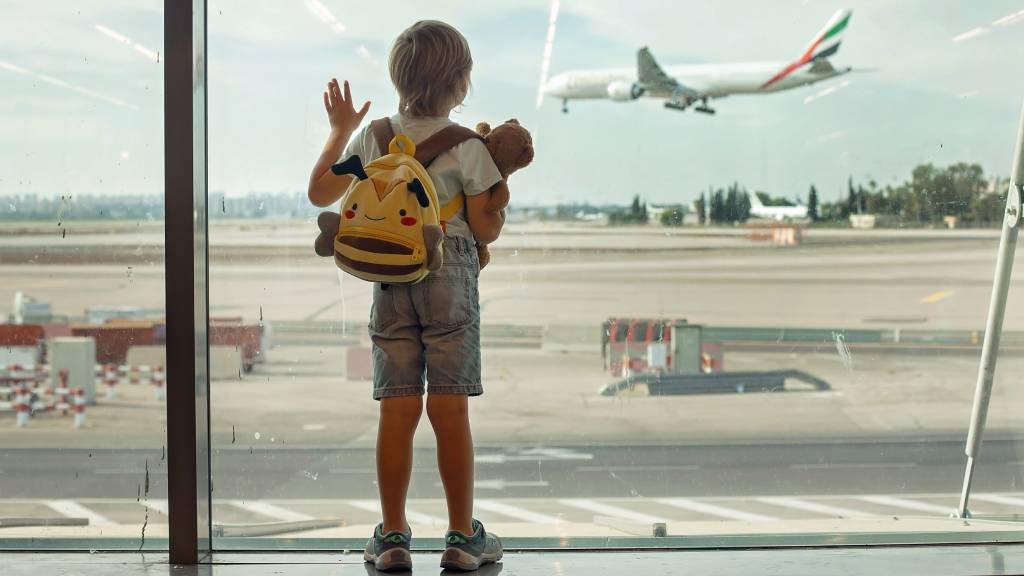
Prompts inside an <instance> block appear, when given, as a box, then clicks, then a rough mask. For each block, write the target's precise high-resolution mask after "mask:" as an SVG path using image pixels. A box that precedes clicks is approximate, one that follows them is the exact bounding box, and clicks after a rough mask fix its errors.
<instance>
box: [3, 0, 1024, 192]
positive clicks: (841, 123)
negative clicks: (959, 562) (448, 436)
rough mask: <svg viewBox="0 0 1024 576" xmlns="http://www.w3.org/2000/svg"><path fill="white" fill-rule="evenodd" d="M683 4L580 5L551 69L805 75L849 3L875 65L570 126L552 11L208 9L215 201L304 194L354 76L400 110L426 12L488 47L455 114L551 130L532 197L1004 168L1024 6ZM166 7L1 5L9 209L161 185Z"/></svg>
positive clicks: (940, 0) (855, 58)
mask: <svg viewBox="0 0 1024 576" xmlns="http://www.w3.org/2000/svg"><path fill="white" fill-rule="evenodd" d="M667 4H668V3H665V2H661V1H657V0H632V1H630V2H623V1H613V0H563V1H562V2H561V10H560V12H559V18H558V27H557V34H556V39H555V43H554V48H553V57H552V60H551V71H552V73H557V72H561V71H564V70H569V69H577V68H588V67H609V66H631V65H633V63H634V62H635V52H636V49H637V48H638V47H640V46H643V45H649V46H650V47H651V49H652V50H653V52H654V54H655V55H656V57H657V58H658V59H659V60H660V61H661V63H662V64H674V63H697V62H733V61H751V60H779V61H788V60H792V59H794V58H796V57H797V56H798V55H799V53H800V52H801V51H802V50H803V48H804V47H805V46H806V44H807V43H808V41H809V40H810V39H811V37H812V36H813V35H814V34H815V33H816V32H817V31H818V30H819V29H820V28H821V26H822V25H823V24H824V23H825V21H826V20H827V19H828V18H829V17H830V16H831V15H832V13H833V12H835V10H836V9H838V8H840V7H848V8H852V9H853V18H852V20H851V23H850V27H849V28H848V29H847V32H846V33H845V38H844V41H843V44H842V48H841V50H840V51H839V54H838V55H837V56H835V57H834V58H833V62H834V63H835V64H837V65H852V66H854V67H861V68H866V69H870V71H866V72H865V73H862V74H854V75H852V76H848V77H846V78H847V79H849V80H850V83H849V84H848V85H846V86H844V87H842V88H841V89H839V90H835V91H834V92H832V93H829V94H826V95H823V96H821V97H815V95H816V94H818V93H819V92H820V90H822V89H823V88H826V87H827V86H825V85H818V86H815V87H809V88H802V89H797V90H793V91H789V92H782V93H778V94H773V95H767V96H741V97H733V98H727V99H724V100H721V101H718V102H716V103H715V107H716V108H717V110H718V114H717V115H716V116H714V117H709V116H705V115H699V114H693V113H692V111H691V112H686V113H678V112H673V111H669V110H665V109H663V108H662V107H661V104H660V103H659V102H656V101H649V100H642V101H638V102H632V103H613V102H579V103H575V104H574V105H572V106H571V111H570V113H569V114H568V115H563V114H562V113H561V112H560V110H559V104H558V103H557V102H555V101H548V102H546V103H545V105H544V106H543V107H542V108H541V109H539V110H538V109H537V108H536V106H535V99H536V95H537V88H538V81H539V76H540V69H541V60H542V57H541V56H542V53H543V48H544V38H545V35H546V33H547V24H548V14H549V10H550V2H549V0H536V1H532V0H522V1H516V2H512V1H506V2H500V3H499V2H487V3H483V2H470V1H454V0H450V1H428V2H423V1H419V2H413V1H405V0H399V1H395V0H392V1H389V2H379V3H373V4H355V3H350V2H342V1H341V0H274V1H270V0H268V1H265V2H263V1H260V2H256V1H251V0H250V1H242V0H210V4H209V27H210V30H209V34H210V46H209V57H210V63H209V105H210V126H209V137H210V189H211V190H214V191H224V192H225V193H227V194H229V195H232V196H244V195H246V194H249V193H252V192H284V191H296V190H303V189H304V187H305V183H306V179H307V177H308V171H309V169H310V167H311V165H312V163H313V161H314V160H315V158H316V156H317V154H318V152H319V150H320V147H321V146H322V143H323V139H324V137H325V136H326V134H327V121H326V117H325V115H324V111H323V106H322V101H321V92H322V90H323V85H324V84H325V82H326V81H327V80H328V79H329V78H330V77H331V76H336V77H337V78H339V80H340V79H344V78H348V79H349V80H350V81H351V83H352V85H353V90H354V93H355V96H356V98H358V99H368V100H371V101H372V102H373V104H372V108H371V111H370V116H371V117H377V116H382V115H385V114H390V113H392V112H393V111H394V109H395V106H396V102H397V98H396V97H395V95H394V93H393V90H392V88H391V86H390V84H389V82H388V77H387V71H386V67H385V61H386V57H387V51H388V49H389V46H390V43H391V41H392V40H393V39H394V37H395V36H396V35H397V34H398V32H400V31H401V29H402V28H404V27H405V26H407V25H408V24H410V23H411V22H413V21H415V20H417V19H421V18H439V19H443V20H446V21H448V22H450V23H452V24H454V25H455V26H457V27H458V28H459V29H460V30H462V31H463V33H464V34H465V35H466V36H467V38H468V39H469V42H470V45H471V47H472V49H473V53H474V58H475V61H476V66H475V70H474V76H473V81H474V89H473V92H472V94H471V96H470V98H469V100H468V101H467V103H466V105H465V106H464V107H463V109H462V110H461V111H460V112H458V113H456V114H454V115H453V118H454V119H456V120H457V121H460V122H462V123H464V124H468V125H473V124H475V123H476V122H477V121H478V120H482V119H486V120H489V121H492V122H499V121H501V120H504V119H505V118H508V117H512V116H515V117H517V118H519V119H520V121H521V122H523V123H524V124H525V125H526V126H527V127H528V128H530V129H531V130H532V131H533V133H534V135H535V138H536V145H537V158H536V161H535V162H534V165H533V166H532V167H531V168H530V169H528V170H527V171H525V172H523V173H522V175H517V176H516V177H515V178H514V179H513V182H512V184H513V194H514V195H515V196H514V201H521V202H523V203H530V204H535V203H544V204H550V203H555V202H566V201H585V200H589V201H591V202H597V203H603V202H618V203H625V202H627V201H628V200H629V199H630V198H631V197H632V196H633V194H637V193H638V194H640V195H642V196H644V197H645V198H646V199H648V200H649V201H652V202H661V201H685V202H688V201H690V200H692V199H693V198H694V197H695V196H696V195H697V194H699V192H700V190H701V189H703V188H706V187H707V186H708V185H725V184H727V183H729V182H732V181H739V182H741V183H743V184H745V185H747V186H749V187H753V188H757V189H760V190H765V191H767V192H769V193H772V194H776V195H785V196H789V197H793V196H796V195H806V191H807V188H808V186H809V185H810V184H812V183H813V184H816V185H817V187H818V189H819V190H820V191H822V194H823V196H824V197H825V198H826V199H828V198H834V197H836V196H838V195H839V194H840V193H841V191H842V190H843V188H844V187H845V182H846V178H847V176H849V175H853V176H854V177H855V178H869V177H870V178H874V179H875V180H877V181H878V182H880V183H886V182H892V181H896V180H901V179H904V178H906V177H907V175H908V174H909V172H910V170H911V168H912V167H913V166H914V165H916V164H918V163H922V162H933V163H936V164H948V163H952V162H956V161H969V162H979V163H981V164H982V165H983V166H984V168H985V170H986V172H987V173H991V174H999V175H1005V174H1006V172H1007V170H1008V167H1009V164H1010V154H1011V152H1012V146H1013V139H1014V137H1015V134H1016V123H1017V120H1018V117H1019V112H1020V107H1021V101H1022V98H1024V77H1022V75H1020V74H1019V73H1014V71H1015V70H1018V71H1019V68H1020V62H1021V61H1022V59H1024V58H1022V57H1024V12H1022V11H1024V0H1012V1H1004V0H985V1H978V2H969V1H967V0H962V1H954V0H895V1H894V0H848V1H846V2H836V1H833V0H771V1H764V0H725V1H717V2H706V1H702V2H695V1H694V2H678V3H672V4H671V5H670V7H666V5H667ZM161 5H162V3H161V2H159V1H154V0H116V1H112V0H106V1H99V0H76V1H75V2H71V1H64V2H58V1H53V2H34V1H29V0H13V1H12V0H3V1H2V2H0V10H2V13H3V14H4V17H3V20H0V195H12V194H25V193H35V194H41V195H60V194H89V193H91V194H133V193H150V194H155V193H159V192H161V190H162V182H163V166H162V122H163V119H162V108H161V106H162V90H163V84H162V72H163V70H162V64H161V63H160V61H159V60H160V58H159V52H161V51H162V45H163V38H162V25H163V23H162V18H161ZM1017 13H1020V15H1019V16H1018V17H1016V18H1015V17H1012V16H1011V15H1014V14H1017ZM833 84H835V85H838V84H839V82H837V81H833ZM168 169H173V167H168Z"/></svg>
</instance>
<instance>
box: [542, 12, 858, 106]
mask: <svg viewBox="0 0 1024 576" xmlns="http://www.w3.org/2000/svg"><path fill="white" fill-rule="evenodd" d="M851 14H852V12H851V11H850V10H846V9H842V10H839V11H838V12H836V13H835V15H833V16H832V18H831V19H830V20H829V21H828V24H826V25H825V28H824V29H823V30H822V31H821V32H819V33H818V34H817V35H816V36H815V37H814V39H813V40H812V41H811V43H810V45H809V46H808V47H807V49H806V50H804V52H803V53H802V54H801V55H800V57H799V58H797V59H796V60H794V61H792V62H744V63H733V64H695V65H681V66H666V67H665V68H662V67H661V66H659V65H658V63H657V62H656V61H655V60H654V56H653V55H652V54H651V51H650V50H648V49H647V47H643V48H641V49H640V50H639V52H638V53H637V67H636V69H635V70H630V69H628V68H619V69H606V70H577V71H572V72H563V73H561V74H558V75H556V76H554V77H552V78H551V79H550V80H549V81H548V82H547V83H546V84H545V85H544V92H545V93H546V94H547V95H549V96H553V97H555V98H558V99H561V100H562V111H563V112H568V111H569V108H568V104H569V100H596V99H601V100H612V101H615V102H629V101H632V100H637V99H639V98H642V97H645V98H658V99H663V100H665V107H666V108H669V109H672V110H686V109H687V108H689V107H690V106H691V105H695V104H696V105H695V106H694V110H696V111H698V112H704V113H706V114H714V113H715V111H714V110H713V109H712V108H711V107H709V106H708V100H710V99H713V98H724V97H726V96H729V95H732V94H764V93H771V92H779V91H782V90H789V89H790V88H796V87H799V86H806V85H809V84H814V83H816V82H821V81H822V80H827V79H829V78H835V77H837V76H842V75H843V74H847V73H849V72H850V71H852V68H851V67H849V66H847V67H840V68H837V67H835V66H833V65H832V63H831V62H829V60H828V59H829V57H831V56H833V55H835V53H836V52H838V51H839V43H840V40H841V36H842V32H843V30H845V29H846V26H847V25H848V24H849V22H850V15H851Z"/></svg>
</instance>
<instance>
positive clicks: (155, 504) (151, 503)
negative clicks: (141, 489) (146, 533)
mask: <svg viewBox="0 0 1024 576" xmlns="http://www.w3.org/2000/svg"><path fill="white" fill-rule="evenodd" d="M140 504H142V505H143V506H145V507H146V508H149V509H150V510H153V511H154V512H159V513H161V514H163V515H164V516H170V512H168V511H167V510H168V509H167V500H162V499H156V500H143V501H142V502H140Z"/></svg>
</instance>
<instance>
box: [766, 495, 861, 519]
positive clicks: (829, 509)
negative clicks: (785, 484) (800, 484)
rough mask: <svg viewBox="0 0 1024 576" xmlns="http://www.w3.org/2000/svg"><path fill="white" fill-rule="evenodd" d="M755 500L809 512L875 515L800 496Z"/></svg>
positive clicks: (845, 516) (844, 516)
mask: <svg viewBox="0 0 1024 576" xmlns="http://www.w3.org/2000/svg"><path fill="white" fill-rule="evenodd" d="M755 500H757V501H758V502H764V503H766V504H774V505H775V506H783V507H785V508H794V509H796V510H805V511H807V512H815V513H817V514H824V515H825V516H838V517H840V518H864V517H870V516H874V514H868V513H867V512H864V511H863V510H853V509H852V508H840V507H838V506H829V505H827V504H818V503H817V502H808V501H807V500H801V499H799V498H780V497H775V496H767V497H761V498H755Z"/></svg>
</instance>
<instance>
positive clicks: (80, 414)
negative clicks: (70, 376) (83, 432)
mask: <svg viewBox="0 0 1024 576" xmlns="http://www.w3.org/2000/svg"><path fill="white" fill-rule="evenodd" d="M74 398H75V403H74V408H73V410H74V412H75V428H81V427H83V426H85V390H83V389H81V388H75V390H74Z"/></svg>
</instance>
